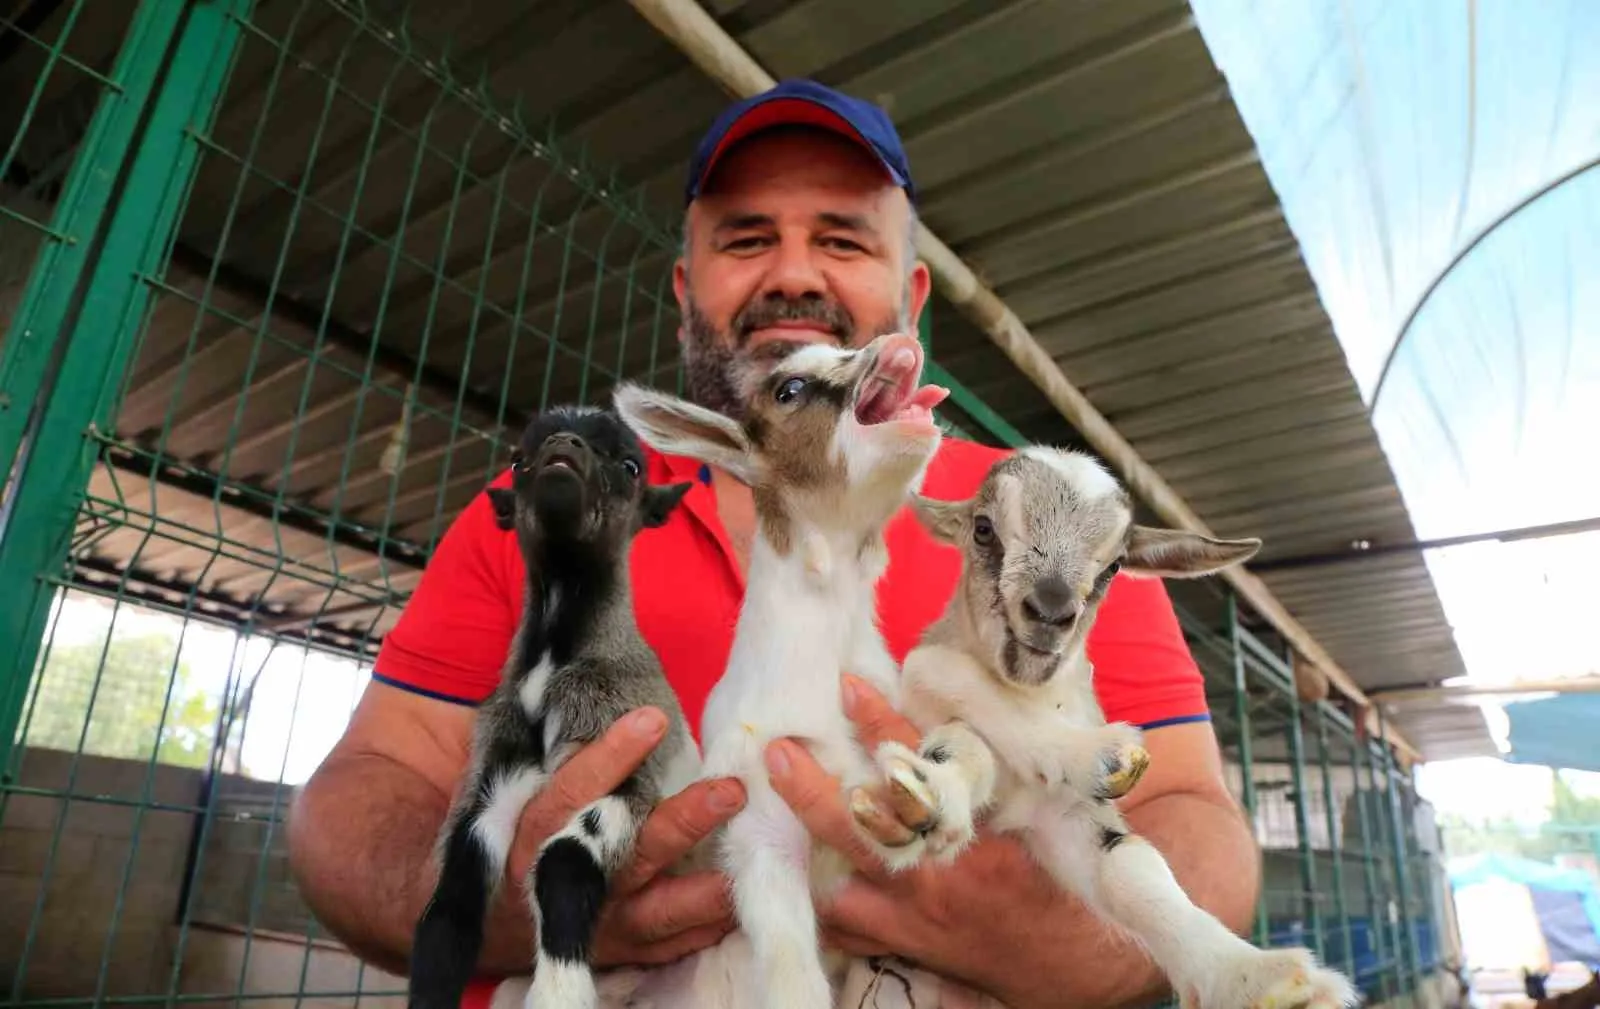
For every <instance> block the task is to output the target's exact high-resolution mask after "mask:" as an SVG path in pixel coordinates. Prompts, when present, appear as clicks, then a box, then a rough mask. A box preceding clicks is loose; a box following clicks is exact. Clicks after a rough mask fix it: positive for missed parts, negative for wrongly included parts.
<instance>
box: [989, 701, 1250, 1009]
mask: <svg viewBox="0 0 1600 1009" xmlns="http://www.w3.org/2000/svg"><path fill="white" fill-rule="evenodd" d="M1172 728H1182V729H1188V730H1190V732H1191V733H1193V732H1202V731H1203V732H1206V733H1208V734H1209V732H1210V727H1209V726H1207V725H1198V726H1173V727H1172ZM1163 731H1166V730H1157V731H1156V732H1152V733H1149V734H1148V736H1147V742H1146V748H1147V749H1149V750H1151V753H1152V759H1151V764H1152V771H1153V770H1154V765H1155V761H1156V760H1164V759H1182V757H1184V756H1189V754H1188V753H1187V752H1186V751H1188V750H1189V749H1190V747H1187V746H1183V745H1182V744H1181V743H1180V744H1179V745H1178V746H1176V747H1162V749H1170V750H1173V751H1176V752H1172V753H1169V754H1160V753H1158V752H1157V749H1156V746H1153V745H1152V743H1157V742H1158V741H1159V740H1160V739H1161V737H1160V734H1159V733H1160V732H1163ZM1149 737H1155V738H1154V739H1153V740H1152V739H1150V738H1149ZM1158 745H1159V744H1158ZM1189 759H1193V758H1192V756H1190V757H1189ZM1148 773H1149V772H1147V776H1148ZM1139 787H1140V788H1143V787H1144V782H1143V781H1141V782H1140V785H1139ZM1136 791H1137V790H1136ZM1126 815H1127V818H1128V822H1129V824H1130V825H1131V826H1132V827H1133V828H1134V829H1135V830H1136V831H1137V832H1138V833H1140V834H1142V835H1143V836H1144V837H1145V838H1146V839H1147V840H1148V841H1150V843H1151V844H1153V845H1155V847H1156V849H1157V850H1158V851H1160V852H1161V854H1162V856H1164V857H1165V858H1166V860H1167V864H1168V865H1169V866H1170V867H1171V869H1172V873H1173V875H1174V876H1175V877H1176V878H1177V880H1178V883H1179V884H1180V885H1181V886H1182V887H1183V889H1184V891H1185V892H1187V893H1188V894H1189V897H1190V899H1191V900H1193V901H1194V902H1195V903H1196V904H1198V905H1199V906H1200V907H1203V908H1205V909H1206V910H1207V911H1210V912H1211V913H1212V914H1213V915H1215V916H1216V917H1217V918H1218V919H1220V920H1221V921H1222V923H1223V924H1224V925H1226V926H1228V928H1230V929H1232V930H1233V931H1234V932H1235V933H1238V934H1241V935H1243V934H1246V933H1248V931H1249V928H1250V923H1251V921H1252V919H1253V917H1254V913H1255V902H1256V894H1257V891H1258V889H1259V887H1260V883H1261V864H1260V854H1259V852H1258V851H1257V848H1256V844H1255V838H1254V837H1253V836H1252V835H1251V831H1250V828H1249V826H1248V825H1247V824H1246V822H1245V820H1244V818H1243V817H1242V816H1241V815H1240V812H1239V810H1238V808H1237V806H1236V805H1235V804H1234V803H1233V801H1232V799H1231V798H1229V797H1228V796H1227V795H1226V794H1225V793H1224V794H1223V795H1222V796H1220V797H1219V796H1217V795H1214V794H1207V793H1206V792H1202V791H1194V790H1185V789H1173V790H1170V791H1167V792H1164V793H1163V794H1161V795H1159V796H1156V797H1153V798H1148V799H1146V800H1145V801H1143V802H1142V803H1140V804H1138V806H1137V807H1136V808H1133V809H1131V810H1129V811H1128V812H1127V814H1126ZM1030 931H1031V932H1032V935H1031V937H1030V940H1029V941H1028V942H1027V943H1026V945H1025V946H1024V947H1023V950H1022V952H1021V953H1020V955H1019V957H1018V958H1017V959H1016V960H1012V959H1011V958H1009V957H1007V958H1005V960H1006V966H1007V967H1008V968H1011V969H1008V970H1007V971H1006V974H1009V975H1010V976H1011V978H1012V981H1013V983H1002V984H1001V985H1000V987H999V991H1000V992H1001V993H1003V994H1001V998H1002V999H1003V1000H1004V1001H1005V1002H1006V1004H1007V1005H1009V1006H1011V1007H1012V1009H1031V1007H1039V1009H1043V1007H1047V1006H1048V1007H1074V1009H1076V1007H1083V1009H1116V1007H1123V1006H1139V1005H1149V1004H1151V1003H1153V1002H1155V1001H1157V1000H1159V999H1160V998H1163V997H1165V996H1166V995H1167V994H1168V993H1169V991H1170V988H1169V987H1168V985H1167V980H1166V978H1165V977H1163V976H1162V975H1161V974H1160V973H1159V972H1158V971H1157V970H1156V969H1155V965H1154V964H1153V963H1152V962H1151V960H1150V958H1149V957H1148V956H1146V955H1145V954H1144V952H1143V951H1141V950H1139V949H1137V948H1135V947H1134V946H1133V945H1132V944H1131V943H1130V942H1129V941H1128V940H1127V939H1126V938H1124V937H1123V936H1121V935H1119V934H1118V933H1116V932H1114V931H1112V930H1111V929H1109V928H1108V927H1107V926H1106V925H1105V924H1104V923H1103V922H1101V921H1100V920H1099V919H1098V918H1097V917H1095V915H1094V914H1093V912H1091V911H1090V910H1089V909H1088V908H1087V907H1086V906H1085V905H1084V904H1083V903H1082V902H1081V901H1079V900H1077V899H1076V898H1074V897H1066V896H1064V897H1061V898H1060V899H1059V901H1058V903H1057V906H1056V907H1055V908H1054V909H1053V911H1052V913H1051V914H1049V915H1048V916H1047V917H1046V919H1045V920H1043V921H1040V922H1038V923H1036V926H1035V928H1034V929H1032V930H1030ZM1069 951H1070V952H1069ZM1086 962H1092V963H1093V964H1094V965H1095V969H1094V970H1077V969H1073V967H1072V965H1073V964H1074V963H1077V964H1083V963H1086Z"/></svg>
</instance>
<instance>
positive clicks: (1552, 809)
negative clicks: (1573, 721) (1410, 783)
mask: <svg viewBox="0 0 1600 1009" xmlns="http://www.w3.org/2000/svg"><path fill="white" fill-rule="evenodd" d="M1548 808H1549V815H1548V816H1547V817H1546V818H1545V819H1544V820H1543V821H1542V822H1540V823H1538V824H1537V825H1534V824H1528V823H1522V822H1518V821H1516V820H1514V819H1513V818H1511V817H1509V816H1501V817H1486V818H1484V819H1480V820H1474V819H1468V818H1466V817H1462V816H1458V815H1454V814H1445V815H1443V816H1441V817H1440V818H1439V828H1440V830H1441V832H1442V833H1443V834H1444V838H1445V843H1446V845H1447V850H1448V851H1449V853H1450V855H1451V856H1452V857H1456V856H1466V855H1478V854H1483V853H1485V852H1494V853H1498V854H1503V855H1517V856H1520V857H1522V858H1530V859H1535V860H1537V861H1540V862H1550V861H1553V860H1554V859H1555V857H1556V856H1557V855H1569V854H1600V847H1597V845H1600V798H1596V797H1591V796H1584V795H1579V794H1578V793H1577V792H1576V791H1574V790H1573V788H1572V785H1571V784H1570V783H1569V782H1568V781H1567V780H1566V779H1565V778H1564V777H1563V776H1562V775H1561V774H1560V773H1557V774H1555V775H1554V776H1553V781H1552V789H1551V801H1550V805H1549V807H1548Z"/></svg>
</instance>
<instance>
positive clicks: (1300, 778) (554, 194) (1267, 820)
mask: <svg viewBox="0 0 1600 1009" xmlns="http://www.w3.org/2000/svg"><path fill="white" fill-rule="evenodd" d="M525 16H526V17H529V18H533V17H535V16H537V14H536V12H534V13H529V14H527V15H525ZM501 29H502V26H500V25H497V24H496V23H495V22H493V21H484V22H482V23H477V22H474V21H473V20H471V19H467V18H462V17H461V16H459V12H456V11H454V10H453V8H452V7H451V6H450V5H431V4H417V5H407V4H402V3H398V2H390V3H378V2H368V3H355V2H344V0H281V2H272V3H267V2H262V3H254V4H253V3H250V2H248V0H196V2H188V0H140V2H138V3H131V2H130V3H126V4H100V3H95V4H91V3H89V2H87V0H75V2H43V0H34V2H20V0H19V2H14V3H11V4H9V6H7V5H5V4H0V86H4V87H5V88H6V92H5V93H7V94H11V95H17V96H27V100H26V101H20V102H16V103H12V104H8V105H7V106H6V107H5V109H4V110H0V124H3V127H0V144H3V145H4V147H3V150H4V156H3V159H0V187H3V188H0V197H3V198H0V339H3V340H4V343H3V344H0V353H3V358H0V396H3V397H5V398H4V399H3V400H0V404H3V405H0V465H4V466H5V467H6V472H7V473H8V486H7V494H6V497H5V504H4V510H3V512H0V544H3V547H0V593H3V594H4V597H5V598H6V599H7V600H8V601H11V600H15V601H16V604H15V605H14V606H8V612H5V613H4V614H0V629H3V636H0V640H3V641H5V642H6V643H7V647H6V648H5V649H4V651H3V654H0V768H3V771H4V778H3V779H0V909H3V910H0V965H3V966H4V967H5V971H6V972H5V975H4V976H5V977H7V978H9V981H8V983H7V996H8V1001H9V1003H11V1004H21V1005H35V1006H44V1005H50V1006H75V1005H90V1004H146V1003H169V1004H176V1003H184V1004H188V1003H196V1002H202V1003H204V1002H218V1003H223V1002H230V1003H238V1002H241V1001H249V1002H260V1001H271V1002H277V1001H282V1002H284V1003H285V1004H288V1003H290V1002H292V1003H294V1004H295V1005H302V1004H305V1003H308V1002H309V1003H313V1004H328V1005H333V1004H351V1003H353V1002H357V1001H360V1002H363V1003H365V1002H369V1001H371V1000H373V999H393V998H396V997H398V996H399V995H400V993H401V989H402V987H403V983H402V982H401V980H400V979H398V978H394V977H392V976H388V975H384V974H382V973H380V972H376V971H373V970H371V969H369V968H367V967H366V966H364V965H363V964H361V963H360V962H359V961H357V960H356V959H355V958H354V957H352V956H350V955H349V954H348V953H347V952H345V951H344V950H343V949H342V947H340V946H339V944H338V943H336V942H334V941H333V940H331V939H330V938H329V937H328V936H326V935H325V934H324V933H323V932H322V931H321V930H320V929H319V927H318V925H317V923H316V922H315V920H314V919H313V918H312V917H311V916H310V914H309V913H308V912H307V911H306V909H305V907H304V905H303V903H302V902H301V901H300V900H299V898H298V895H297V894H296V892H295V890H294V887H293V884H292V881H291V879H290V875H289V872H288V867H287V860H286V855H285V848H284V836H283V826H284V819H285V813H286V809H287V805H288V801H289V799H290V796H291V794H292V790H293V788H294V787H295V786H296V785H297V784H298V783H300V782H302V781H304V780H305V778H306V777H307V776H308V775H309V774H310V772H311V770H313V769H314V768H315V766H316V764H317V763H318V762H319V761H320V759H321V757H322V756H323V755H324V754H325V753H326V752H327V749H328V748H329V747H330V746H331V745H332V743H333V741H334V739H335V738H337V736H338V734H339V732H340V731H341V730H342V729H343V727H344V725H345V722H346V721H347V720H348V717H349V714H350V711H351V709H352V707H353V705H354V703H355V700H356V698H357V697H358V696H359V694H360V691H361V689H362V687H363V685H364V684H365V682H366V678H367V674H368V671H369V668H370V661H371V658H372V656H373V655H374V654H375V652H376V649H377V644H378V642H379V641H381V639H382V636H383V634H384V633H385V632H386V631H387V629H388V628H389V627H390V626H392V624H393V621H394V619H395V618H396V617H397V615H398V612H399V610H400V608H401V607H403V606H404V604H405V601H406V599H407V597H408V595H409V593H410V591H411V589H412V588H413V587H414V586H415V584H416V581H417V579H418V577H419V575H420V572H421V569H422V567H423V565H424V564H425V563H426V560H427V558H428V556H429V555H430V553H431V551H432V549H433V547H434V545H435V544H436V543H437V541H438V539H439V537H440V536H441V535H442V534H443V532H444V530H445V529H446V528H447V526H448V524H449V521H450V519H451V518H452V517H453V516H454V515H455V514H456V512H457V511H458V510H459V509H460V508H461V507H462V506H463V505H465V504H466V503H467V501H469V500H470V499H471V497H472V496H473V495H474V494H476V493H477V492H478V490H479V489H480V488H481V487H482V486H483V485H484V484H485V483H487V482H488V480H489V479H490V477H491V476H492V475H493V474H494V473H495V472H496V471H497V469H498V468H499V467H500V466H501V465H502V464H503V463H504V462H505V460H506V458H507V451H508V448H509V442H508V437H507V435H508V432H515V431H516V430H517V429H518V428H519V427H520V425H521V423H522V422H523V420H524V419H525V418H526V416H528V415H529V414H531V413H532V412H534V411H537V410H538V409H540V408H542V407H543V406H545V405H547V404H549V403H553V402H599V401H604V400H605V399H606V398H607V396H608V393H609V390H610V387H611V385H612V384H613V383H614V382H616V381H617V380H618V378H619V377H629V378H637V379H640V380H644V381H648V382H652V383H654V384H659V385H666V386H669V387H671V386H677V387H679V388H681V369H680V367H679V360H678V354H677V343H676V339H675V330H676V319H677V316H676V312H677V309H676V305H675V303H674V301H673V298H672V292H671V288H670V283H671V264H672V260H673V257H674V255H675V253H676V251H677V235H676V228H675V224H674V222H670V221H662V220H658V219H656V218H653V217H652V216H651V214H650V213H649V212H648V211H647V210H646V206H645V204H644V202H643V200H642V199H641V198H640V197H639V196H638V194H637V193H636V192H634V191H632V190H630V189H629V188H628V187H627V186H624V185H623V184H622V183H621V182H619V180H618V177H617V176H616V175H615V174H613V173H612V171H611V169H610V168H609V167H607V166H604V165H600V164H596V163H594V162H593V161H591V159H590V158H588V157H587V156H586V155H585V153H584V152H583V151H582V149H581V148H579V147H577V146H576V145H574V144H573V143H571V142H570V141H569V140H568V138H566V137H565V136H564V134H563V131H562V129H561V128H559V126H558V125H557V123H558V121H559V120H560V118H561V114H562V111H563V110H561V109H559V108H554V107H546V106H545V105H544V104H542V103H543V102H544V99H543V97H542V95H541V93H540V91H539V90H538V89H537V88H534V87H529V86H527V84H526V82H525V81H524V82H523V83H522V84H521V85H517V83H516V81H515V80H514V79H513V78H514V76H515V75H514V74H513V73H512V70H513V68H510V67H508V66H506V65H505V64H504V63H502V62H497V60H496V54H497V53H498V52H499V51H500V38H499V33H500V31H501ZM944 420H945V422H946V424H947V426H949V427H951V428H952V429H953V430H957V431H963V432H965V431H967V430H970V431H973V432H976V433H977V434H978V435H979V436H981V437H983V438H984V439H985V440H992V441H997V442H1006V441H1015V440H1016V438H1017V437H1018V436H1017V435H1016V433H1015V431H1014V430H1012V429H1010V428H1009V426H1008V425H1006V424H1005V422H1004V420H1003V418H1001V417H1000V416H999V415H998V414H995V413H993V411H990V410H988V408H987V407H984V406H983V405H982V404H981V403H975V404H974V403H969V404H968V405H967V409H966V410H964V411H961V410H957V411H952V412H951V413H950V415H949V416H947V417H945V418H944ZM1187 626H1188V629H1189V631H1190V634H1191V640H1192V641H1193V642H1194V643H1195V648H1196V653H1197V655H1199V656H1200V657H1201V658H1202V661H1203V664H1204V665H1205V667H1206V669H1207V673H1208V676H1209V677H1210V679H1211V680H1212V682H1213V685H1214V687H1215V689H1216V690H1217V691H1218V693H1217V695H1216V696H1215V698H1214V704H1213V708H1214V710H1215V711H1217V712H1218V714H1219V717H1218V731H1219V735H1220V736H1221V737H1222V738H1223V739H1224V741H1225V744H1226V746H1227V749H1228V754H1229V757H1230V760H1231V761H1232V764H1233V773H1234V775H1235V780H1236V782H1237V784H1238V789H1237V794H1239V796H1240V799H1241V801H1242V802H1244V803H1245V804H1246V805H1247V806H1248V807H1249V808H1250V809H1251V810H1252V814H1253V817H1254V819H1255V822H1256V825H1257V836H1258V839H1259V840H1260V841H1261V843H1262V845H1263V847H1264V849H1265V851H1266V858H1267V880H1268V886H1267V892H1266V893H1265V894H1264V896H1263V900H1262V906H1261V909H1260V913H1259V915H1258V919H1259V923H1258V936H1259V937H1261V938H1264V939H1266V940H1267V941H1269V942H1272V943H1283V942H1307V943H1308V944H1311V945H1313V947H1314V948H1317V949H1318V950H1319V951H1321V952H1323V954H1324V956H1325V957H1326V958H1327V959H1329V960H1331V961H1332V962H1334V963H1336V964H1339V963H1343V964H1345V965H1346V966H1347V967H1348V968H1349V969H1351V970H1352V972H1353V973H1355V974H1356V975H1357V976H1358V977H1359V979H1360V980H1361V981H1362V983H1363V985H1364V986H1365V987H1366V988H1367V990H1368V992H1369V993H1371V994H1374V995H1381V996H1384V997H1388V996H1392V995H1396V994H1399V993H1402V992H1405V991H1408V990H1410V988H1411V987H1412V986H1413V985H1414V983H1415V979H1416V978H1417V977H1418V975H1419V972H1420V971H1421V970H1423V969H1424V968H1425V967H1426V966H1427V965H1428V963H1429V962H1430V958H1431V957H1434V956H1435V955H1436V954H1435V952H1434V950H1435V946H1434V942H1435V940H1434V939H1433V936H1434V935H1435V932H1434V931H1433V926H1432V925H1431V919H1430V918H1429V917H1428V908H1431V906H1432V905H1431V903H1429V900H1428V898H1427V897H1426V893H1427V891H1426V889H1425V881H1427V880H1431V879H1433V878H1434V876H1436V873H1434V874H1433V875H1430V874H1429V872H1430V870H1428V869H1427V868H1426V867H1427V865H1428V864H1430V862H1429V860H1430V859H1432V858H1435V855H1434V854H1431V853H1429V852H1427V851H1423V850H1421V849H1418V848H1417V847H1416V844H1417V842H1416V835H1415V831H1414V829H1413V828H1412V827H1410V826H1407V825H1406V824H1407V823H1408V822H1409V821H1407V820H1406V815H1407V814H1403V813H1401V812H1400V810H1401V804H1403V803H1404V802H1406V801H1409V800H1407V799H1405V798H1404V797H1405V796H1409V795H1410V794H1411V793H1410V792H1409V789H1408V788H1407V787H1406V786H1405V783H1404V782H1403V780H1401V779H1399V778H1398V777H1397V776H1395V775H1393V774H1392V773H1391V772H1392V771H1393V769H1392V768H1391V767H1389V766H1388V765H1387V764H1386V763H1384V758H1382V757H1380V756H1379V754H1381V752H1382V751H1381V750H1379V749H1377V748H1375V747H1372V746H1370V745H1368V743H1367V742H1366V741H1361V742H1359V743H1358V742H1356V741H1355V740H1354V737H1353V733H1352V730H1351V726H1350V722H1349V720H1348V719H1347V718H1344V717H1343V716H1342V715H1340V714H1339V713H1338V712H1335V711H1333V709H1331V708H1330V707H1329V706H1328V705H1327V704H1326V703H1315V704H1304V705H1302V704H1301V703H1300V702H1299V701H1298V700H1297V699H1296V697H1295V694H1294V691H1293V689H1292V684H1291V685H1290V687H1289V688H1288V689H1287V690H1285V689H1284V684H1285V683H1289V681H1288V680H1285V679H1284V677H1285V676H1287V675H1288V674H1287V673H1286V672H1285V671H1284V669H1283V668H1282V662H1281V660H1279V659H1278V658H1277V657H1276V656H1274V655H1273V654H1272V653H1271V652H1269V651H1268V650H1267V647H1266V646H1265V645H1263V644H1262V643H1261V642H1260V641H1259V640H1258V639H1257V638H1255V637H1254V636H1253V635H1251V634H1249V633H1248V632H1246V631H1244V630H1243V629H1242V628H1240V627H1239V626H1238V624H1237V621H1232V622H1230V623H1229V624H1228V625H1227V626H1226V627H1224V628H1222V629H1220V630H1219V629H1218V628H1216V627H1208V626H1204V625H1201V624H1197V623H1195V622H1194V621H1193V619H1192V618H1190V620H1189V622H1188V625H1187ZM1380 765H1381V766H1380ZM1363 797H1365V798H1363ZM1353 821H1356V822H1358V823H1359V825H1360V830H1359V831H1357V830H1356V829H1355V827H1353V826H1352V822H1353ZM1413 867H1414V868H1413Z"/></svg>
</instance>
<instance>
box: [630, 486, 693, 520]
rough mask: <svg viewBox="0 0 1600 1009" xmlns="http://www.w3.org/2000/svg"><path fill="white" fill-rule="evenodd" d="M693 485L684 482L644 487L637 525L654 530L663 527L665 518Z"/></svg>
mask: <svg viewBox="0 0 1600 1009" xmlns="http://www.w3.org/2000/svg"><path fill="white" fill-rule="evenodd" d="M693 486H694V484H692V483H690V482H689V481H687V480H685V481H684V482H683V483H669V484H667V485H665V486H661V487H658V486H654V485H650V486H646V487H645V489H644V499H643V500H642V501H640V502H639V525H640V527H641V528H644V529H654V528H656V527H657V526H661V525H665V524H666V521H667V517H668V516H669V515H671V514H672V509H674V508H676V507H678V502H679V501H682V500H683V496H684V495H685V494H687V493H689V488H691V487H693Z"/></svg>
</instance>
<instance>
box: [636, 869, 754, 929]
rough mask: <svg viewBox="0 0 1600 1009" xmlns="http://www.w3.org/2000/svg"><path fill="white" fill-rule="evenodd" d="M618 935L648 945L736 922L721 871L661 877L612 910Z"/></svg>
mask: <svg viewBox="0 0 1600 1009" xmlns="http://www.w3.org/2000/svg"><path fill="white" fill-rule="evenodd" d="M611 914H612V917H613V918H614V920H615V925H616V927H615V929H614V930H613V931H614V932H615V933H616V934H618V935H622V936H626V937H628V939H629V941H630V943H637V944H639V945H649V944H651V943H657V942H662V941H664V940H667V939H671V938H672V937H673V936H675V935H677V934H678V933H680V932H687V931H691V930H693V929H698V928H704V927H706V926H711V925H715V926H718V927H721V926H723V925H729V926H731V925H732V923H733V896H732V894H731V893H730V892H729V890H728V880H727V877H725V876H724V875H722V874H721V873H718V872H694V873H689V874H687V875H683V876H659V877H657V878H656V879H655V880H654V881H653V882H652V883H651V884H650V885H649V886H647V887H646V888H644V889H643V890H640V891H639V892H638V893H635V894H633V895H632V896H630V897H627V898H624V899H623V900H622V901H621V902H620V903H618V904H617V905H615V907H614V908H613V909H612V912H611Z"/></svg>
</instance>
